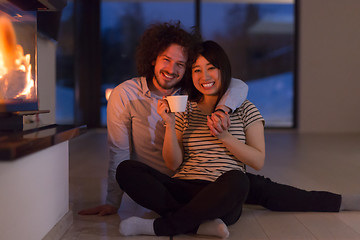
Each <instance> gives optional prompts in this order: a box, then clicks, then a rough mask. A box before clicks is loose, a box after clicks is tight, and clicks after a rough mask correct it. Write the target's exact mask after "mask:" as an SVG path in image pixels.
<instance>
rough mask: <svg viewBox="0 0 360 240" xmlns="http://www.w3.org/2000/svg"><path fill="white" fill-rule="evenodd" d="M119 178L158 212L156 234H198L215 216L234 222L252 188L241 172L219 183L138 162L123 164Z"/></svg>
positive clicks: (128, 190)
mask: <svg viewBox="0 0 360 240" xmlns="http://www.w3.org/2000/svg"><path fill="white" fill-rule="evenodd" d="M116 179H117V181H118V183H119V186H120V188H121V189H123V190H124V191H125V192H126V193H127V194H128V195H129V196H130V197H131V198H132V199H133V200H134V201H135V202H137V203H138V204H140V205H142V206H143V207H146V208H148V209H151V210H153V211H155V212H156V213H158V214H159V215H160V216H161V217H160V218H157V219H156V220H155V222H154V230H155V234H156V235H158V236H174V235H177V234H183V233H195V232H196V231H197V229H198V227H199V225H200V224H201V223H202V222H204V221H206V220H212V219H215V218H220V219H222V220H223V221H224V223H225V224H227V225H231V224H234V223H235V222H236V221H237V220H238V219H239V217H240V215H241V212H242V206H243V203H244V201H245V199H246V196H247V193H248V191H249V181H248V178H247V176H246V174H244V173H243V172H241V171H238V170H232V171H229V172H226V173H224V174H223V175H222V176H220V177H219V178H218V179H217V180H216V181H215V182H209V181H203V180H182V179H176V178H171V177H169V176H167V175H165V174H162V173H160V172H159V171H157V170H155V169H153V168H151V167H149V166H147V165H145V164H143V163H141V162H138V161H131V160H128V161H123V162H122V163H120V164H119V166H118V168H117V172H116Z"/></svg>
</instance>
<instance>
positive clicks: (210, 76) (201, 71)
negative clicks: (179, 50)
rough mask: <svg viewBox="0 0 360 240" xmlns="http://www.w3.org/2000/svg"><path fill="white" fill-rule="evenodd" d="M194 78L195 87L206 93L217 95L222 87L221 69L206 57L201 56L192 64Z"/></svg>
mask: <svg viewBox="0 0 360 240" xmlns="http://www.w3.org/2000/svg"><path fill="white" fill-rule="evenodd" d="M192 79H193V83H194V86H195V88H196V89H197V90H198V91H199V92H201V93H202V94H204V95H212V96H213V95H217V94H218V93H219V91H220V87H221V72H220V69H218V68H216V67H215V66H214V65H212V64H211V63H210V62H209V61H208V60H206V58H204V57H203V56H201V55H200V56H199V57H198V59H197V60H196V62H195V63H194V64H193V65H192Z"/></svg>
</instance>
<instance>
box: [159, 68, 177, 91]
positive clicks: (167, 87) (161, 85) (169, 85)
mask: <svg viewBox="0 0 360 240" xmlns="http://www.w3.org/2000/svg"><path fill="white" fill-rule="evenodd" d="M160 74H161V72H160ZM166 74H167V75H172V76H174V77H175V78H178V77H179V75H178V74H169V73H166ZM154 77H155V81H156V82H157V84H158V85H159V86H160V87H161V88H162V89H167V90H168V89H172V88H174V87H175V86H176V85H177V84H178V83H179V81H176V80H175V78H174V81H175V83H170V82H166V83H169V84H162V83H161V82H160V81H159V80H158V78H157V75H156V74H154Z"/></svg>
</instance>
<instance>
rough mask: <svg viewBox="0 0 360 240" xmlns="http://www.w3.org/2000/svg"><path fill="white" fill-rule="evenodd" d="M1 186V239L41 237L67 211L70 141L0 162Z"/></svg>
mask: <svg viewBox="0 0 360 240" xmlns="http://www.w3.org/2000/svg"><path fill="white" fill-rule="evenodd" d="M0 189H1V194H0V206H1V214H0V239H4V240H5V239H9V240H10V239H14V240H15V239H27V240H39V239H43V238H44V236H45V235H46V234H47V233H48V232H49V231H50V230H51V229H52V228H53V227H54V226H55V225H56V224H57V223H58V222H59V221H60V220H61V219H62V218H63V216H64V215H65V214H66V213H67V212H68V211H69V142H68V141H66V142H63V143H60V144H56V145H54V146H52V147H49V148H47V149H45V150H42V151H39V152H36V153H33V154H30V155H28V156H26V157H22V158H19V159H16V160H13V161H1V162H0ZM54 239H56V238H54Z"/></svg>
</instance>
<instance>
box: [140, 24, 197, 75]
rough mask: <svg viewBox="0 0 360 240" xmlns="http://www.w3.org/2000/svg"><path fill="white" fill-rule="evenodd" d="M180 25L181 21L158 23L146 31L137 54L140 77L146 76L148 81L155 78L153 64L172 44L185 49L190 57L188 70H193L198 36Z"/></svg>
mask: <svg viewBox="0 0 360 240" xmlns="http://www.w3.org/2000/svg"><path fill="white" fill-rule="evenodd" d="M180 25H181V24H180V21H176V22H166V23H156V24H153V25H151V26H150V27H149V28H148V29H147V30H145V32H144V34H143V35H142V37H141V40H140V44H139V46H138V48H137V52H136V65H137V70H138V73H139V74H140V76H145V77H146V79H147V80H148V81H149V80H151V79H152V78H153V76H154V65H153V63H154V62H155V61H156V58H157V57H158V55H159V54H160V53H162V52H163V51H165V50H166V49H167V48H168V47H169V46H170V45H171V44H178V45H180V46H182V47H184V50H185V53H186V54H187V57H188V61H187V64H186V65H187V68H186V69H187V71H189V70H190V69H191V62H192V61H193V58H194V57H195V50H194V47H195V45H196V41H197V40H196V34H191V33H188V32H187V31H185V30H184V29H183V28H181V26H180ZM180 82H182V81H180Z"/></svg>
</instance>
